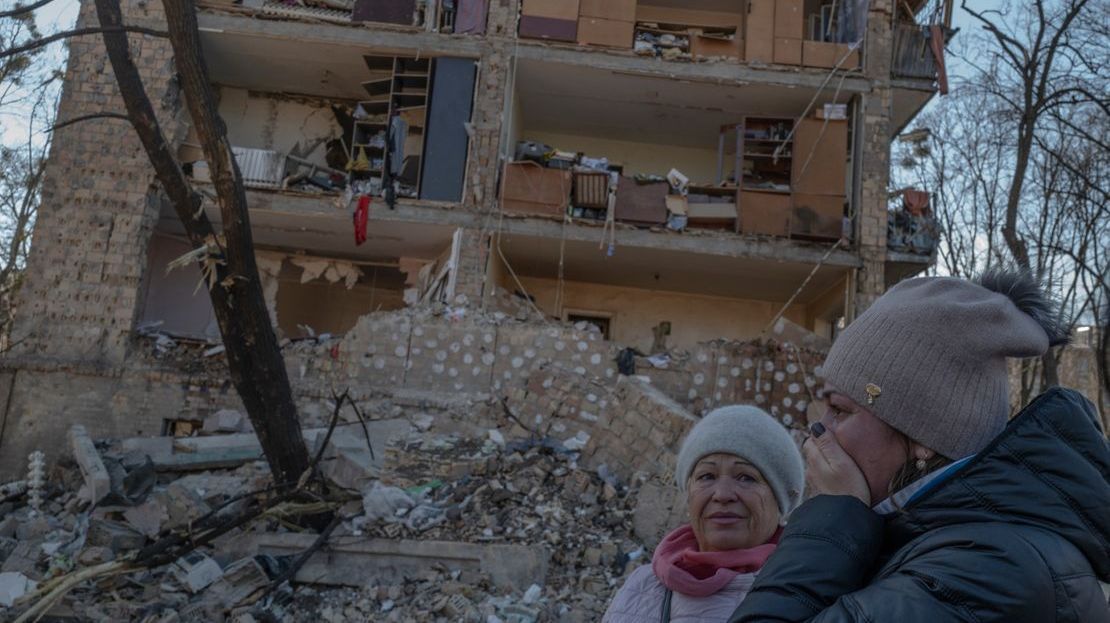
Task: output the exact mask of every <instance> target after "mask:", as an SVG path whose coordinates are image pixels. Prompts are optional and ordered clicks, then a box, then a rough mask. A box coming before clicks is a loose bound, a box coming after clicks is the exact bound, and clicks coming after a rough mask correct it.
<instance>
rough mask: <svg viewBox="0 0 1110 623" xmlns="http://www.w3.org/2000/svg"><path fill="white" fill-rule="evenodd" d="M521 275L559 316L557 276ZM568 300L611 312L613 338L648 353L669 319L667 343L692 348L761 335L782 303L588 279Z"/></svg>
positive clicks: (793, 313) (567, 293) (801, 311)
mask: <svg viewBox="0 0 1110 623" xmlns="http://www.w3.org/2000/svg"><path fill="white" fill-rule="evenodd" d="M520 280H521V282H522V283H524V286H525V287H526V288H527V289H528V294H531V295H532V296H534V297H536V304H537V305H538V306H539V308H540V309H542V310H543V311H544V312H545V313H547V314H549V315H554V314H555V309H554V305H555V287H556V281H555V280H554V279H540V278H533V277H521V278H520ZM505 287H506V288H507V284H506V285H505ZM563 299H564V303H563V306H564V308H567V309H573V310H580V311H595V312H608V313H611V314H612V320H611V324H610V330H611V331H612V336H611V337H612V339H613V341H615V342H617V343H618V344H621V345H625V346H634V347H636V348H639V349H640V350H641V351H643V352H647V351H648V349H650V348H651V344H652V328H653V327H655V326H656V325H658V324H659V323H660V322H663V321H665V320H667V321H670V323H671V335H670V337H669V338H668V339H667V345H668V346H672V347H676V346H677V347H680V348H689V347H691V346H693V345H694V344H696V343H698V342H705V341H709V340H714V339H719V338H725V339H739V340H742V339H749V338H754V337H758V335H759V333H760V331H762V330H763V328H764V327H765V326H767V324H768V323H769V322H770V321H771V319H772V318H773V317H774V315H775V314H776V313H777V312H778V310H779V308H780V307H781V305H782V304H781V303H772V302H767V301H753V300H744V299H730V298H724V297H716V296H699V295H696V294H687V293H684V292H662V291H655V290H643V289H639V288H625V287H619V286H608V285H599V284H593V283H584V282H567V283H566V284H565V285H564V290H563ZM786 317H787V318H789V319H790V320H791V321H793V322H796V323H798V324H803V323H804V322H805V307H804V306H802V305H794V306H792V307H791V308H790V309H789V310H788V311H787V313H786Z"/></svg>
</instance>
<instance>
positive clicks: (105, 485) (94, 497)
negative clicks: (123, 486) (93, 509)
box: [69, 424, 112, 504]
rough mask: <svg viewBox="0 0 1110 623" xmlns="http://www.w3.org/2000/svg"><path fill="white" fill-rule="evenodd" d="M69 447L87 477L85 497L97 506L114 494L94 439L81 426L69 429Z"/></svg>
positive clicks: (82, 473) (110, 480)
mask: <svg viewBox="0 0 1110 623" xmlns="http://www.w3.org/2000/svg"><path fill="white" fill-rule="evenodd" d="M69 445H70V449H71V450H72V451H73V458H74V459H76V461H77V465H78V466H79V467H80V468H81V475H82V476H84V477H85V489H84V491H85V495H86V496H87V497H86V499H88V500H89V502H90V503H92V504H96V503H97V502H99V501H100V500H102V499H104V496H106V495H108V494H109V493H111V492H112V479H111V477H110V476H109V475H108V469H107V468H105V467H104V461H102V460H101V459H100V453H99V452H97V450H96V446H94V445H93V442H92V438H90V437H89V433H88V432H87V431H86V430H85V427H84V426H81V425H80V424H77V425H74V426H73V427H71V428H70V429H69Z"/></svg>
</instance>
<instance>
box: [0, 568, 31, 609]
mask: <svg viewBox="0 0 1110 623" xmlns="http://www.w3.org/2000/svg"><path fill="white" fill-rule="evenodd" d="M36 586H37V584H36V583H35V582H34V581H33V580H31V579H30V578H28V577H27V576H25V575H23V574H22V573H11V572H4V573H0V606H4V607H5V608H10V607H12V604H14V603H15V600H17V599H19V598H20V597H22V596H24V595H26V594H27V593H30V592H32V591H34V590H35V587H36Z"/></svg>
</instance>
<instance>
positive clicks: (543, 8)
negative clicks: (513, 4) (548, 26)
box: [520, 0, 578, 21]
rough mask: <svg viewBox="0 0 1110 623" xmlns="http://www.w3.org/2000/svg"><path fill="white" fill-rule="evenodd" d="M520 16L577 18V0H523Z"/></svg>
mask: <svg viewBox="0 0 1110 623" xmlns="http://www.w3.org/2000/svg"><path fill="white" fill-rule="evenodd" d="M520 14H521V15H522V16H524V15H527V16H528V17H547V18H550V19H570V20H575V21H577V20H578V0H524V6H522V7H521V9H520Z"/></svg>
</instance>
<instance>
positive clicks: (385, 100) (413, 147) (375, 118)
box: [351, 56, 432, 195]
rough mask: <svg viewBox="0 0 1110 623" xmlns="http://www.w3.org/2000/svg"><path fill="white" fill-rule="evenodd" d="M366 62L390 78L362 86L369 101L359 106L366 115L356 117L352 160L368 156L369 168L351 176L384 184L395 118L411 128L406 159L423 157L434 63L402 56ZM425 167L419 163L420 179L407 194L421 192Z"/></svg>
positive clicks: (371, 59)
mask: <svg viewBox="0 0 1110 623" xmlns="http://www.w3.org/2000/svg"><path fill="white" fill-rule="evenodd" d="M363 60H364V61H365V62H366V67H367V69H369V70H370V71H371V72H372V73H375V74H382V73H387V74H388V75H387V76H386V77H382V78H375V79H373V80H368V81H366V82H363V83H362V87H363V89H364V90H365V91H366V93H367V96H368V98H367V99H366V100H363V101H360V102H359V104H358V105H359V108H360V109H361V110H362V112H363V113H365V116H362V115H360V116H362V118H356V119H355V122H354V130H353V136H352V137H351V160H352V161H357V160H358V159H359V157H360V154H365V155H366V159H367V160H368V161H369V167H368V168H366V169H362V170H358V169H356V170H353V171H352V172H351V175H352V177H353V178H354V179H363V180H365V179H378V180H382V181H384V179H385V178H386V175H385V172H386V170H387V169H388V168H389V167H390V165H391V163H390V158H391V157H392V154H390V153H389V152H388V150H387V149H386V145H387V137H388V135H389V126H390V122H391V120H392V119H393V118H394V117H398V116H399V117H401V118H402V119H403V120H404V121H405V122H406V124H407V125H408V134H407V138H406V141H405V143H406V144H405V148H404V150H403V153H404V156H405V158H406V159H408V158H409V157H415V158H422V156H423V154H422V152H423V134H424V127H425V125H426V123H427V107H428V88H429V85H430V83H431V71H432V61H431V59H426V58H425V59H417V58H410V57H401V56H364V57H363ZM417 145H418V146H419V147H417ZM422 168H423V167H422V166H420V163H419V162H418V163H417V165H416V177H415V179H411V180H410V181H411V187H412V188H411V192H409V193H405V194H409V195H415V194H416V193H417V192H418V191H419V188H420V172H421V170H422ZM403 173H404V171H402V174H403ZM383 186H384V183H383Z"/></svg>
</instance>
